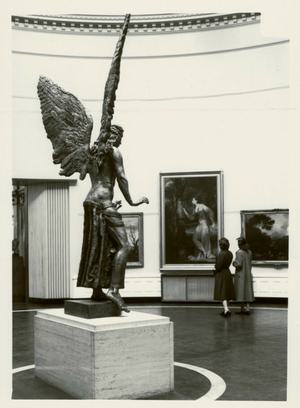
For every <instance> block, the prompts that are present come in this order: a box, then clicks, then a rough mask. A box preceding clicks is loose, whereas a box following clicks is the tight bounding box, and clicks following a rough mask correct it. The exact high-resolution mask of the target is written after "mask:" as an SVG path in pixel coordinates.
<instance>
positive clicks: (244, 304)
mask: <svg viewBox="0 0 300 408" xmlns="http://www.w3.org/2000/svg"><path fill="white" fill-rule="evenodd" d="M238 246H239V249H238V251H237V252H236V254H235V260H234V261H233V263H232V265H233V266H234V267H235V269H236V272H235V275H234V287H235V296H236V297H235V298H236V301H237V302H241V310H240V312H238V313H242V314H250V303H251V302H253V301H254V293H253V278H252V273H251V267H252V252H251V251H250V249H249V247H248V244H247V242H246V240H245V238H243V237H240V238H238Z"/></svg>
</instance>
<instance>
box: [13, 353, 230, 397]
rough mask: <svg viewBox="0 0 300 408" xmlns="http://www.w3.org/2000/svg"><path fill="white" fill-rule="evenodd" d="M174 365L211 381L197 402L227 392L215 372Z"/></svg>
mask: <svg viewBox="0 0 300 408" xmlns="http://www.w3.org/2000/svg"><path fill="white" fill-rule="evenodd" d="M174 365H175V366H177V367H182V368H186V369H187V370H192V371H195V372H196V373H199V374H201V375H203V376H204V377H206V378H207V379H208V380H209V382H210V384H211V386H210V389H209V391H208V392H207V393H206V394H204V395H202V396H201V397H200V398H197V399H196V401H199V400H203V399H204V400H216V399H217V398H219V397H220V396H221V395H222V394H223V393H224V392H225V390H226V383H225V381H224V380H223V378H221V377H220V376H219V375H217V374H215V373H214V372H212V371H209V370H207V369H206V368H201V367H198V366H194V365H191V364H184V363H177V362H176V361H174ZM34 367H35V365H34V364H32V365H27V366H24V367H18V368H14V369H13V374H16V373H20V372H21V371H26V370H31V369H32V368H34Z"/></svg>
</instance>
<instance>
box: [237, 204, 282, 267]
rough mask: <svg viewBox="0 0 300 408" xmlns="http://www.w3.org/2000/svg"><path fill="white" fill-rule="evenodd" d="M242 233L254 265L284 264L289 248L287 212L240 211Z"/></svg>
mask: <svg viewBox="0 0 300 408" xmlns="http://www.w3.org/2000/svg"><path fill="white" fill-rule="evenodd" d="M241 219H242V233H243V234H244V236H245V238H246V239H247V242H248V244H249V247H250V249H251V251H252V253H253V263H256V264H263V263H269V264H272V263H273V264H286V263H287V262H288V246H289V234H288V226H289V212H288V210H258V211H241Z"/></svg>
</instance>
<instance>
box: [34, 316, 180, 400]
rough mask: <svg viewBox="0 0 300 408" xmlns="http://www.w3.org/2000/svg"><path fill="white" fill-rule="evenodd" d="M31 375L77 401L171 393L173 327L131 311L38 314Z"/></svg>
mask: <svg viewBox="0 0 300 408" xmlns="http://www.w3.org/2000/svg"><path fill="white" fill-rule="evenodd" d="M34 351H35V374H36V376H37V377H39V378H41V379H42V380H44V381H45V382H47V383H49V384H52V385H54V386H56V387H58V388H60V389H62V390H63V391H65V392H67V393H69V394H70V395H72V396H74V397H77V398H80V399H136V398H142V397H147V396H151V395H155V394H160V393H164V392H169V391H171V390H172V389H173V388H174V369H173V323H172V322H170V320H169V318H168V317H163V316H156V315H151V314H147V313H138V312H133V311H131V312H130V313H128V314H125V313H124V314H122V316H119V317H105V318H100V319H83V318H80V317H76V316H71V315H67V314H64V311H63V310H62V309H50V310H43V311H39V312H37V314H36V316H35V327H34Z"/></svg>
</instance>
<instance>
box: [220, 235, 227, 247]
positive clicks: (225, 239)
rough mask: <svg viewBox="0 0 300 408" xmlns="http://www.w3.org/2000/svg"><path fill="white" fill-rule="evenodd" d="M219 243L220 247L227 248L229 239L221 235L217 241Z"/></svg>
mask: <svg viewBox="0 0 300 408" xmlns="http://www.w3.org/2000/svg"><path fill="white" fill-rule="evenodd" d="M219 245H220V248H221V249H228V248H229V241H228V239H227V238H225V237H222V238H221V239H220V241H219Z"/></svg>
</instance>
